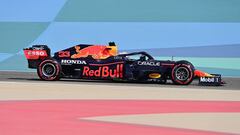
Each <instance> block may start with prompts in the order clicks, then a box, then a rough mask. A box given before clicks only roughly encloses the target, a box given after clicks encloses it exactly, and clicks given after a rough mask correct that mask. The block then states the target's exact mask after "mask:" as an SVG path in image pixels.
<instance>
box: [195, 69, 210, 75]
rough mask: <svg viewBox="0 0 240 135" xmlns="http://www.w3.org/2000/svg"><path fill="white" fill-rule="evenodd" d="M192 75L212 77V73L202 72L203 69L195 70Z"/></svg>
mask: <svg viewBox="0 0 240 135" xmlns="http://www.w3.org/2000/svg"><path fill="white" fill-rule="evenodd" d="M194 75H195V76H197V77H213V75H211V74H209V73H206V72H203V71H200V70H195V71H194Z"/></svg>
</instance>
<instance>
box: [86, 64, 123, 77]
mask: <svg viewBox="0 0 240 135" xmlns="http://www.w3.org/2000/svg"><path fill="white" fill-rule="evenodd" d="M111 67H113V66H111ZM82 75H83V76H87V77H103V78H106V77H110V78H123V64H117V65H116V66H115V68H110V66H101V67H98V68H97V69H91V68H90V67H89V66H84V67H83V73H82Z"/></svg>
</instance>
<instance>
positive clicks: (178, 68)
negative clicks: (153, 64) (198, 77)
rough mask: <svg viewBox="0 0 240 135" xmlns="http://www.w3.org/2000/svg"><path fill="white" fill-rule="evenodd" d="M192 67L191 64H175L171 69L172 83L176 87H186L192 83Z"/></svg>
mask: <svg viewBox="0 0 240 135" xmlns="http://www.w3.org/2000/svg"><path fill="white" fill-rule="evenodd" d="M193 78H194V67H193V66H192V65H191V64H185V63H183V64H176V65H175V66H174V68H173V69H172V81H173V83H174V84H178V85H188V84H190V83H191V82H192V81H193Z"/></svg>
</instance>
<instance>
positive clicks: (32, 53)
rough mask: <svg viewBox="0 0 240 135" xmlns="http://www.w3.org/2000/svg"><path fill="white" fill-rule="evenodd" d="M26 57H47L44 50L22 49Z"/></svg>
mask: <svg viewBox="0 0 240 135" xmlns="http://www.w3.org/2000/svg"><path fill="white" fill-rule="evenodd" d="M24 54H25V56H26V58H27V59H39V57H47V56H48V55H47V52H46V50H24Z"/></svg>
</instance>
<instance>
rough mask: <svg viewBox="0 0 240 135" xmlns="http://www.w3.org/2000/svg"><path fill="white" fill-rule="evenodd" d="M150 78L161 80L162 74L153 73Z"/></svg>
mask: <svg viewBox="0 0 240 135" xmlns="http://www.w3.org/2000/svg"><path fill="white" fill-rule="evenodd" d="M148 77H149V78H152V79H157V78H160V77H161V74H159V73H151V74H149V75H148Z"/></svg>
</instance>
